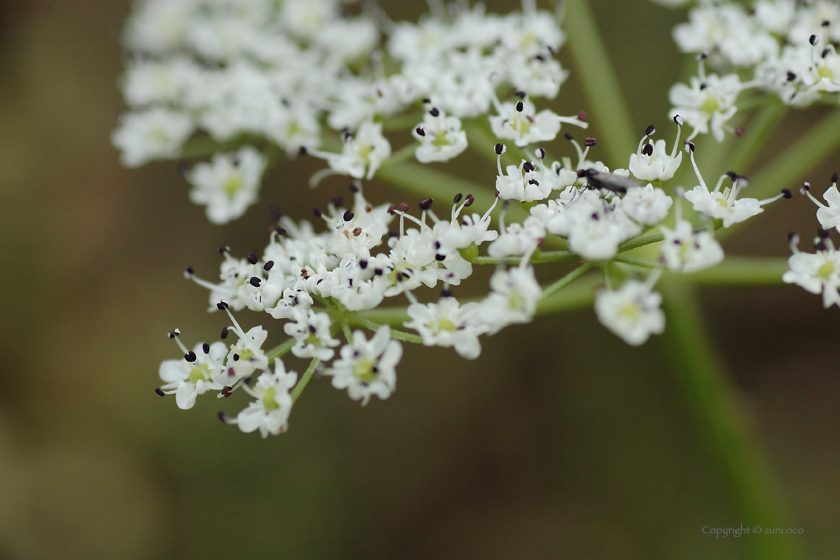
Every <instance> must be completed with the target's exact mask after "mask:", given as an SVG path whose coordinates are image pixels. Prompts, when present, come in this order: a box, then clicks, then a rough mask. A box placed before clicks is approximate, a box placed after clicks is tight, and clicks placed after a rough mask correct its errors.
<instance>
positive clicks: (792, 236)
mask: <svg viewBox="0 0 840 560" xmlns="http://www.w3.org/2000/svg"><path fill="white" fill-rule="evenodd" d="M796 237H797V236H796V232H795V231H792V232H790V233H789V234H788V243H791V242H793V240H794V239H796Z"/></svg>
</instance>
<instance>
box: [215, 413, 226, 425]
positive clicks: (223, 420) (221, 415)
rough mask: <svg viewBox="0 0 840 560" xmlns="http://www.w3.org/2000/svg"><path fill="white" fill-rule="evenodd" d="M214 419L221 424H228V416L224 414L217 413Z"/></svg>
mask: <svg viewBox="0 0 840 560" xmlns="http://www.w3.org/2000/svg"><path fill="white" fill-rule="evenodd" d="M216 417H217V418H218V419H219V420H221V421H222V422H223V423H225V424H227V422H228V415H227V414H225V413H224V412H220V413H218V414H217V415H216Z"/></svg>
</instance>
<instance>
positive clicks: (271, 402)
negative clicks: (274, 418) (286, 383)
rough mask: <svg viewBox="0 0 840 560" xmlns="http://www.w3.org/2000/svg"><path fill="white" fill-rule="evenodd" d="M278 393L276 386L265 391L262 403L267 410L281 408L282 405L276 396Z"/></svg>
mask: <svg viewBox="0 0 840 560" xmlns="http://www.w3.org/2000/svg"><path fill="white" fill-rule="evenodd" d="M276 394H277V389H275V388H274V387H269V388H268V389H266V390H265V392H264V393H263V395H262V403H263V407H264V408H265V409H266V410H277V409H278V408H280V405H279V404H277V400H276V399H275V398H274V396H275V395H276Z"/></svg>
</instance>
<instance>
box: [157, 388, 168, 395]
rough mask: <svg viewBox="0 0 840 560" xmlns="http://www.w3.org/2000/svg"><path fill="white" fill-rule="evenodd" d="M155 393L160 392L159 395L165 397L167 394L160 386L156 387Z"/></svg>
mask: <svg viewBox="0 0 840 560" xmlns="http://www.w3.org/2000/svg"><path fill="white" fill-rule="evenodd" d="M155 393H157V394H158V395H160V396H161V397H165V396H166V393H164V392H163V389H161V388H160V387H158V388H156V389H155Z"/></svg>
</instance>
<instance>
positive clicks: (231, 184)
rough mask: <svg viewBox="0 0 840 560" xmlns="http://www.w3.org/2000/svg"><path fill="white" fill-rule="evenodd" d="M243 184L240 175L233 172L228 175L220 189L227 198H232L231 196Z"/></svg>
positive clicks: (240, 188) (239, 189)
mask: <svg viewBox="0 0 840 560" xmlns="http://www.w3.org/2000/svg"><path fill="white" fill-rule="evenodd" d="M244 186H245V185H244V184H243V182H242V177H241V176H240V175H239V174H238V173H235V174H233V175H231V176H230V177H228V180H227V181H225V184H224V185H223V186H222V190H223V191H224V192H225V194H226V195H227V196H228V198H233V196H234V195H235V194H236V193H238V192H239V191H241V190H242V187H244Z"/></svg>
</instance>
